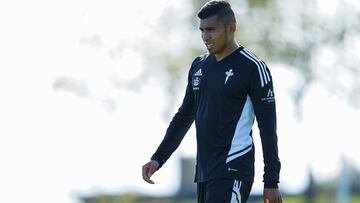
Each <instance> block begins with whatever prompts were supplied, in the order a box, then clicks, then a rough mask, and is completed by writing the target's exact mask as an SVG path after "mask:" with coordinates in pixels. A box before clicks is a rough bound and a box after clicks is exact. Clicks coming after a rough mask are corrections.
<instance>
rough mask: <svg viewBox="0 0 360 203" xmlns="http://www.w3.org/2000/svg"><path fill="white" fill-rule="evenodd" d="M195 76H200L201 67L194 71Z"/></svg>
mask: <svg viewBox="0 0 360 203" xmlns="http://www.w3.org/2000/svg"><path fill="white" fill-rule="evenodd" d="M195 76H202V73H201V68H200V69H199V70H198V71H196V73H195Z"/></svg>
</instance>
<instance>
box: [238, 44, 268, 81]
mask: <svg viewBox="0 0 360 203" xmlns="http://www.w3.org/2000/svg"><path fill="white" fill-rule="evenodd" d="M240 53H241V55H242V57H243V61H244V63H245V64H246V65H245V66H246V67H247V68H248V69H250V70H249V71H250V72H251V75H252V76H253V77H255V78H256V79H259V80H260V84H261V86H265V85H266V84H267V83H269V82H270V81H271V74H270V70H269V69H268V67H267V65H266V63H265V62H264V61H263V60H262V59H260V58H258V57H257V56H256V55H255V54H254V53H253V52H251V51H250V50H248V49H246V48H244V49H242V50H241V51H240Z"/></svg>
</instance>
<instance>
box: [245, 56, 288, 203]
mask: <svg viewBox="0 0 360 203" xmlns="http://www.w3.org/2000/svg"><path fill="white" fill-rule="evenodd" d="M258 65H259V67H254V69H253V70H254V71H253V72H252V74H251V76H250V87H249V92H250V97H251V100H252V102H253V105H254V112H255V116H256V120H257V123H258V127H259V130H260V137H261V144H262V149H263V158H264V176H263V178H264V200H265V199H269V200H270V202H281V201H280V200H281V194H280V192H279V191H278V189H277V188H278V183H279V173H280V167H281V164H280V160H279V156H278V146H277V134H276V107H275V95H274V89H273V83H272V77H271V74H270V71H269V69H268V68H267V66H266V64H265V63H264V62H262V61H259V64H258Z"/></svg>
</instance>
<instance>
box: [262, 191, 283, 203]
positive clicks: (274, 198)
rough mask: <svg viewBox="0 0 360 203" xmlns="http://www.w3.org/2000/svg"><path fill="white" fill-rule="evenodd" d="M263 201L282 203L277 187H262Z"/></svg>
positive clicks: (266, 202) (265, 202)
mask: <svg viewBox="0 0 360 203" xmlns="http://www.w3.org/2000/svg"><path fill="white" fill-rule="evenodd" d="M263 197H264V203H282V197H281V193H280V191H279V189H278V188H264V194H263Z"/></svg>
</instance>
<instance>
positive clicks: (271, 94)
mask: <svg viewBox="0 0 360 203" xmlns="http://www.w3.org/2000/svg"><path fill="white" fill-rule="evenodd" d="M261 101H267V102H275V97H274V92H273V91H272V90H271V89H269V90H268V93H267V95H266V97H263V98H261Z"/></svg>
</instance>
